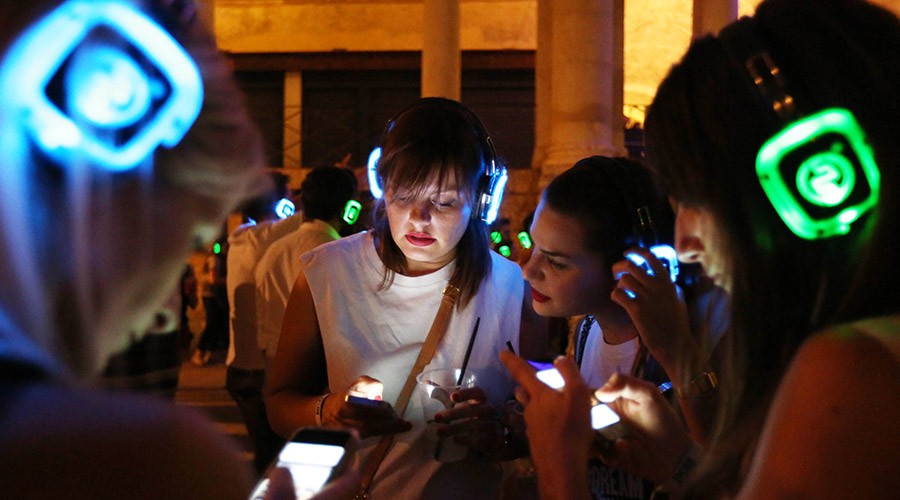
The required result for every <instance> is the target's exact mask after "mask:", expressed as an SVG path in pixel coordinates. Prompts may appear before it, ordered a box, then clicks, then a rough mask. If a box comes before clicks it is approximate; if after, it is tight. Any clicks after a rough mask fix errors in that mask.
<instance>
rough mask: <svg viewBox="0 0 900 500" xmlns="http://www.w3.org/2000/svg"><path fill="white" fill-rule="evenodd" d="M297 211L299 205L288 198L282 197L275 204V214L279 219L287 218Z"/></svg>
mask: <svg viewBox="0 0 900 500" xmlns="http://www.w3.org/2000/svg"><path fill="white" fill-rule="evenodd" d="M296 211H297V207H296V206H295V205H294V202H293V201H291V200H289V199H287V198H282V199H280V200H278V203H276V204H275V215H276V216H278V218H279V219H287V218H288V217H290V216H292V215H294V213H295V212H296Z"/></svg>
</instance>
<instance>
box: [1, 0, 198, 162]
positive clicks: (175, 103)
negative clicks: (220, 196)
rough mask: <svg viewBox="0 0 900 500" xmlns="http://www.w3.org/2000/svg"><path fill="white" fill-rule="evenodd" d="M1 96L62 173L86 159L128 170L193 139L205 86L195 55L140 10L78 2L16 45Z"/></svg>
mask: <svg viewBox="0 0 900 500" xmlns="http://www.w3.org/2000/svg"><path fill="white" fill-rule="evenodd" d="M57 89H58V90H61V92H56V90H57ZM48 91H49V92H48ZM56 94H61V95H62V97H60V98H59V99H54V98H51V97H49V96H50V95H56ZM0 95H2V99H3V100H4V101H6V105H11V106H13V107H14V108H15V109H16V110H18V111H19V112H20V116H21V117H22V119H23V121H24V122H25V125H26V128H27V129H28V130H29V133H30V134H31V135H32V137H33V138H34V141H35V143H36V144H37V145H38V146H39V147H40V148H41V149H42V150H43V151H44V152H45V153H46V154H47V155H49V156H50V157H51V158H53V159H54V160H56V161H57V162H59V163H60V164H66V163H68V161H69V160H70V159H71V158H72V156H73V155H76V154H77V155H83V156H84V157H86V158H88V159H90V160H91V161H93V162H96V163H97V164H99V165H100V166H102V167H104V168H106V169H109V170H112V171H124V170H129V169H131V168H134V167H135V166H137V165H138V164H140V163H141V162H142V161H143V160H144V159H145V158H146V157H147V156H148V155H149V154H151V153H152V152H153V151H154V150H155V149H156V148H157V147H158V146H160V145H163V146H166V147H172V146H175V145H176V144H177V143H178V142H179V141H180V140H181V139H182V137H184V134H185V133H186V132H187V130H188V129H189V128H190V126H191V125H192V124H193V122H194V120H196V118H197V115H198V114H199V112H200V106H201V103H202V101H203V86H202V82H201V80H200V72H199V70H198V69H197V66H196V65H195V64H194V62H193V61H192V60H191V58H190V56H188V54H187V53H186V52H185V51H184V49H183V48H182V47H181V46H180V45H178V43H177V42H176V41H175V40H174V39H173V38H172V37H171V36H170V35H169V34H168V33H167V32H166V31H165V30H163V29H162V28H161V27H160V26H159V25H158V24H157V23H155V22H154V21H152V20H151V19H150V18H148V17H147V16H146V15H145V14H143V13H142V12H140V11H139V10H137V9H135V8H133V7H131V6H129V5H126V4H124V3H120V2H116V1H109V0H93V1H88V0H70V1H68V2H66V3H64V4H62V5H61V6H59V7H58V8H57V9H56V10H54V11H53V12H51V13H50V14H49V15H47V16H46V17H45V18H43V19H42V20H41V21H39V22H38V23H36V24H34V25H33V26H32V27H30V28H29V29H28V30H26V31H25V32H24V33H23V34H22V35H21V36H20V37H19V38H18V39H17V40H16V42H15V43H14V45H13V46H12V48H11V49H10V50H9V52H8V54H7V56H6V62H5V63H4V64H3V67H2V69H0Z"/></svg>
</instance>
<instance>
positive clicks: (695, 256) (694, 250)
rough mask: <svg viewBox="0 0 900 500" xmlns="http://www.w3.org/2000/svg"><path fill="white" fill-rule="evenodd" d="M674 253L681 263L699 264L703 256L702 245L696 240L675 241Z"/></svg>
mask: <svg viewBox="0 0 900 500" xmlns="http://www.w3.org/2000/svg"><path fill="white" fill-rule="evenodd" d="M675 251H676V252H677V253H678V260H680V261H681V262H687V263H694V262H700V256H701V255H702V254H703V245H702V244H701V243H700V240H699V239H697V238H693V237H684V238H679V239H677V240H675Z"/></svg>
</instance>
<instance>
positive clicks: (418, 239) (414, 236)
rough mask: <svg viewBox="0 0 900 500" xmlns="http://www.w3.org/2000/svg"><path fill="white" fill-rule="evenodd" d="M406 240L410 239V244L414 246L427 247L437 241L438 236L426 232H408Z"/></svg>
mask: <svg viewBox="0 0 900 500" xmlns="http://www.w3.org/2000/svg"><path fill="white" fill-rule="evenodd" d="M406 241H408V242H409V243H410V245H413V246H417V247H427V246H428V245H430V244H432V243H434V242H435V241H437V238H432V237H431V236H429V235H427V234H425V233H406Z"/></svg>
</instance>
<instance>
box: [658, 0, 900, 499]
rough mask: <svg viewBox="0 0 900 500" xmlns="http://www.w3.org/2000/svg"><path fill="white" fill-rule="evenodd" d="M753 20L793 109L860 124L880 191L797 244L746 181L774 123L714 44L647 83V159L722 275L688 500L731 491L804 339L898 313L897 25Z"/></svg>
mask: <svg viewBox="0 0 900 500" xmlns="http://www.w3.org/2000/svg"><path fill="white" fill-rule="evenodd" d="M753 22H754V23H755V25H754V29H755V32H756V35H757V38H758V39H759V42H760V43H762V44H763V45H765V47H766V49H767V50H768V51H769V52H770V56H771V57H772V59H773V60H774V62H775V63H776V64H777V65H778V66H779V68H780V70H781V73H782V75H783V76H784V78H785V81H786V82H787V83H788V86H789V91H790V93H791V94H792V95H793V97H794V102H795V104H796V106H797V108H798V110H799V111H800V112H801V113H803V112H806V113H809V112H813V111H817V110H821V109H824V108H827V107H841V108H846V109H848V110H850V111H851V112H852V113H853V114H854V115H855V116H856V118H857V119H858V120H859V122H860V123H861V125H862V127H863V128H864V129H865V130H866V132H867V135H868V139H869V142H870V143H871V145H872V148H873V150H874V152H875V156H876V161H877V163H878V165H879V166H880V169H881V186H882V188H881V192H882V194H881V198H880V200H879V205H878V207H877V208H876V210H875V211H874V212H873V213H871V214H869V215H867V216H864V218H863V219H861V220H859V221H857V222H855V223H854V224H853V226H852V228H851V231H850V233H849V234H848V235H845V236H842V237H837V238H829V239H820V240H805V239H801V238H798V237H796V236H795V235H794V234H793V233H791V232H790V230H788V228H787V227H786V226H785V224H784V223H783V222H782V221H781V219H780V217H779V215H778V213H777V212H776V211H775V210H774V208H773V207H772V205H771V203H770V202H769V201H768V199H767V197H766V195H765V193H764V192H763V191H762V188H761V186H760V182H759V180H758V179H757V177H756V170H755V161H756V155H757V152H758V151H759V149H760V147H761V146H762V144H763V142H764V141H765V140H766V139H768V138H769V137H770V136H772V135H773V134H774V133H776V132H777V131H778V130H779V129H780V127H781V126H783V124H782V123H780V120H778V119H777V116H776V115H775V113H774V112H773V111H772V107H771V102H769V103H766V102H764V100H763V99H762V98H761V94H760V92H759V91H758V90H757V89H756V87H755V86H754V84H753V82H752V79H751V77H750V75H749V73H748V71H747V69H746V68H745V67H744V64H743V61H739V60H737V58H735V57H733V56H731V53H730V52H729V51H728V50H727V48H726V46H725V45H724V44H723V42H722V40H721V39H719V38H715V37H706V38H703V39H700V40H697V41H695V42H693V43H692V45H691V47H690V48H689V50H688V52H687V54H686V55H685V56H684V58H683V59H682V60H681V62H680V63H678V64H677V65H676V66H674V67H673V69H672V71H671V72H670V73H669V75H668V76H667V77H666V79H665V80H664V81H663V83H662V84H661V86H660V87H659V90H658V92H657V94H656V97H655V99H654V101H653V104H652V105H651V106H650V109H649V112H648V115H647V121H646V141H647V147H648V158H649V161H650V163H651V164H652V165H653V166H654V167H655V168H656V169H657V170H658V171H659V172H660V175H661V177H662V179H663V182H664V184H665V185H666V188H667V190H668V191H669V192H670V194H671V195H672V196H674V197H675V198H676V199H677V200H678V201H679V202H680V203H683V204H686V205H693V206H698V207H703V208H706V209H708V210H710V212H711V213H713V214H714V215H715V219H716V222H717V224H718V226H719V229H720V231H719V232H720V233H721V234H722V238H723V241H718V242H716V243H717V245H718V246H719V247H720V249H721V250H722V253H723V255H724V257H725V260H727V266H728V269H727V271H726V272H728V274H729V275H730V277H731V279H732V290H731V295H732V297H731V298H732V312H733V317H732V332H731V333H730V334H729V335H728V336H726V337H725V338H724V339H723V342H724V343H725V345H724V351H723V352H724V360H723V363H722V366H723V369H722V370H723V371H722V373H721V374H720V377H719V379H720V382H721V384H720V401H721V407H720V411H719V415H718V419H717V424H716V427H715V429H714V432H713V441H712V446H711V449H710V453H709V454H708V457H707V459H706V460H704V463H703V464H701V466H700V467H699V468H698V470H697V473H696V475H695V489H694V490H691V492H690V494H691V496H692V497H704V498H705V497H709V496H721V495H722V494H730V493H733V492H735V491H737V490H738V489H739V488H740V486H741V482H742V481H743V475H744V473H745V472H746V469H745V467H746V463H747V462H746V461H747V459H748V458H749V457H750V456H751V455H750V453H752V451H753V447H754V446H755V444H756V442H757V440H758V438H759V435H760V433H761V429H762V425H763V422H764V420H765V416H766V413H767V412H768V407H769V404H770V402H771V400H772V396H773V394H774V392H775V390H776V388H777V386H778V384H779V382H780V380H781V377H782V376H783V374H784V372H785V370H786V368H787V366H788V364H789V363H790V361H791V358H792V357H793V355H794V354H795V353H796V351H797V349H798V348H799V346H800V345H801V344H802V343H803V341H804V340H805V339H806V338H807V337H809V336H810V335H811V334H813V333H814V332H816V331H817V330H820V329H822V328H823V327H825V326H828V325H832V324H836V323H841V322H847V321H852V320H855V319H860V318H864V317H867V316H873V315H881V314H887V313H892V312H895V311H898V310H900V296H898V294H897V293H896V288H895V287H896V283H897V280H898V279H900V271H898V266H896V265H895V262H894V261H895V259H896V257H895V255H896V253H897V252H898V250H900V248H898V245H897V243H896V239H892V238H896V234H897V232H898V231H900V228H898V213H900V207H898V200H897V192H898V186H897V174H898V172H900V168H898V167H900V166H898V164H897V163H898V158H900V151H898V148H897V144H896V137H895V136H896V123H897V121H898V120H900V112H898V105H897V95H898V89H900V56H898V53H897V51H896V49H895V47H896V46H897V45H898V43H900V23H898V20H897V18H896V16H894V15H893V14H891V13H889V12H887V11H885V10H883V9H881V8H878V7H876V6H873V5H869V4H867V3H865V2H860V1H853V0H844V1H839V0H835V1H829V2H819V1H813V0H789V1H782V0H767V1H765V2H763V3H762V4H760V6H759V8H758V9H757V12H756V15H755V16H754V18H753ZM892 40H893V41H892ZM888 47H893V48H890V49H889V48H888ZM892 235H893V236H892Z"/></svg>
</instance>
